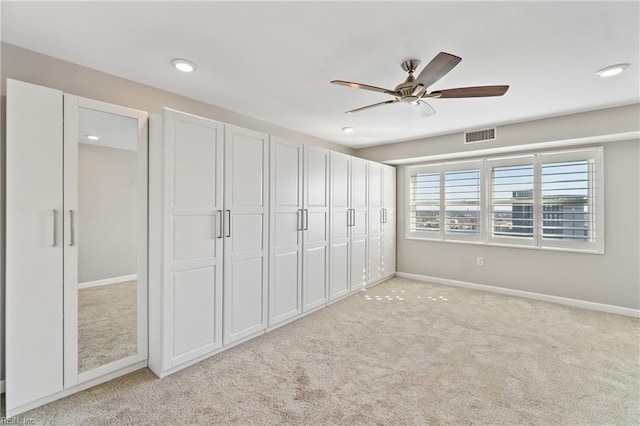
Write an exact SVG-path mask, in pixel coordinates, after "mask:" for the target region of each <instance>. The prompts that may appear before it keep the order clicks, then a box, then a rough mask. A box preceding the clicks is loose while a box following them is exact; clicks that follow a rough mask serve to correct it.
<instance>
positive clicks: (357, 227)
mask: <svg viewBox="0 0 640 426" xmlns="http://www.w3.org/2000/svg"><path fill="white" fill-rule="evenodd" d="M368 166H369V164H368V161H366V160H361V159H359V158H353V159H352V161H351V209H352V212H353V213H352V221H351V230H350V232H351V236H350V252H351V264H350V279H351V282H350V289H351V291H354V290H357V289H359V288H362V287H364V286H365V284H367V280H368V272H367V266H368V261H367V244H368V242H367V241H368V240H367V235H368V227H369V226H368V219H369V217H368V204H367V203H368V198H369V197H368V185H367V183H368V176H367V174H368Z"/></svg>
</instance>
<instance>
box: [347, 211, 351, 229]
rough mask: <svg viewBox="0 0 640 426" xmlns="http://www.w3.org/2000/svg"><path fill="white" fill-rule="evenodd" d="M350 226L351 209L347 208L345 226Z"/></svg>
mask: <svg viewBox="0 0 640 426" xmlns="http://www.w3.org/2000/svg"><path fill="white" fill-rule="evenodd" d="M350 226H351V209H347V228H348V227H350Z"/></svg>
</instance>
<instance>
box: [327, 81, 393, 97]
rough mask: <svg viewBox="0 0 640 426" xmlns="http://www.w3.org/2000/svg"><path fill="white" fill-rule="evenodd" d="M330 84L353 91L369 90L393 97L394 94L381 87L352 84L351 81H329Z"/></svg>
mask: <svg viewBox="0 0 640 426" xmlns="http://www.w3.org/2000/svg"><path fill="white" fill-rule="evenodd" d="M331 83H333V84H339V85H340V86H347V87H353V88H354V89H364V90H370V91H372V92H380V93H386V94H388V95H391V96H395V92H394V91H393V90H389V89H384V88H382V87H376V86H369V85H368V84H361V83H353V82H351V81H343V80H333V81H331Z"/></svg>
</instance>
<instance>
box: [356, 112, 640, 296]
mask: <svg viewBox="0 0 640 426" xmlns="http://www.w3.org/2000/svg"><path fill="white" fill-rule="evenodd" d="M639 107H640V105H637V104H636V105H630V106H625V107H617V108H610V109H605V110H600V111H592V112H587V113H581V114H572V115H569V116H565V117H556V118H549V119H543V120H536V121H530V122H526V123H518V124H512V125H507V126H503V127H499V128H498V138H499V140H498V141H496V142H488V143H485V144H481V145H466V146H465V145H463V143H462V140H463V139H462V134H454V135H447V136H442V137H436V138H431V139H423V140H419V141H410V142H405V143H400V144H395V145H385V146H380V147H372V148H365V149H361V150H358V151H356V155H358V156H362V157H365V158H369V159H372V160H375V161H382V162H384V161H391V160H398V159H407V158H411V157H425V156H431V155H443V154H447V153H453V152H459V151H462V150H467V151H469V152H470V154H469V155H470V156H471V154H472V151H474V150H480V149H486V148H494V147H510V146H522V147H525V148H526V145H527V144H532V143H536V142H547V141H553V140H563V139H572V138H581V137H588V136H597V135H606V134H613V133H624V132H630V131H638V130H639V129H640V118H639V117H640V108H639ZM602 145H603V146H604V160H605V254H604V255H595V254H580V253H568V252H551V251H544V250H535V249H526V248H505V247H495V246H479V245H469V244H461V243H450V242H433V241H420V240H408V239H406V238H405V226H406V214H407V212H406V207H405V204H406V191H407V188H406V179H405V170H406V166H398V173H397V176H398V178H397V191H398V192H397V194H398V195H397V200H398V221H397V223H398V229H397V231H398V239H397V241H398V242H397V259H398V260H397V269H398V271H399V272H406V273H412V274H418V275H424V276H429V277H436V278H445V279H451V280H457V281H465V282H470V283H478V284H485V285H491V286H497V287H503V288H508V289H514V290H523V291H528V292H535V293H542V294H548V295H553V296H560V297H568V298H573V299H579V300H585V301H590V302H596V303H603V304H608V305H615V306H621V307H627V308H634V309H638V308H640V268H639V263H640V213H639V209H638V206H639V205H640V201H639V199H640V171H639V170H640V141H638V140H637V139H635V140H627V141H618V142H607V143H604V144H602ZM422 162H424V161H422ZM478 256H482V257H483V258H484V266H483V267H478V266H476V258H477V257H478Z"/></svg>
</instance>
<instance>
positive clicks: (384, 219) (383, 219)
mask: <svg viewBox="0 0 640 426" xmlns="http://www.w3.org/2000/svg"><path fill="white" fill-rule="evenodd" d="M381 213H382V223H387V209H382V212H381Z"/></svg>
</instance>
